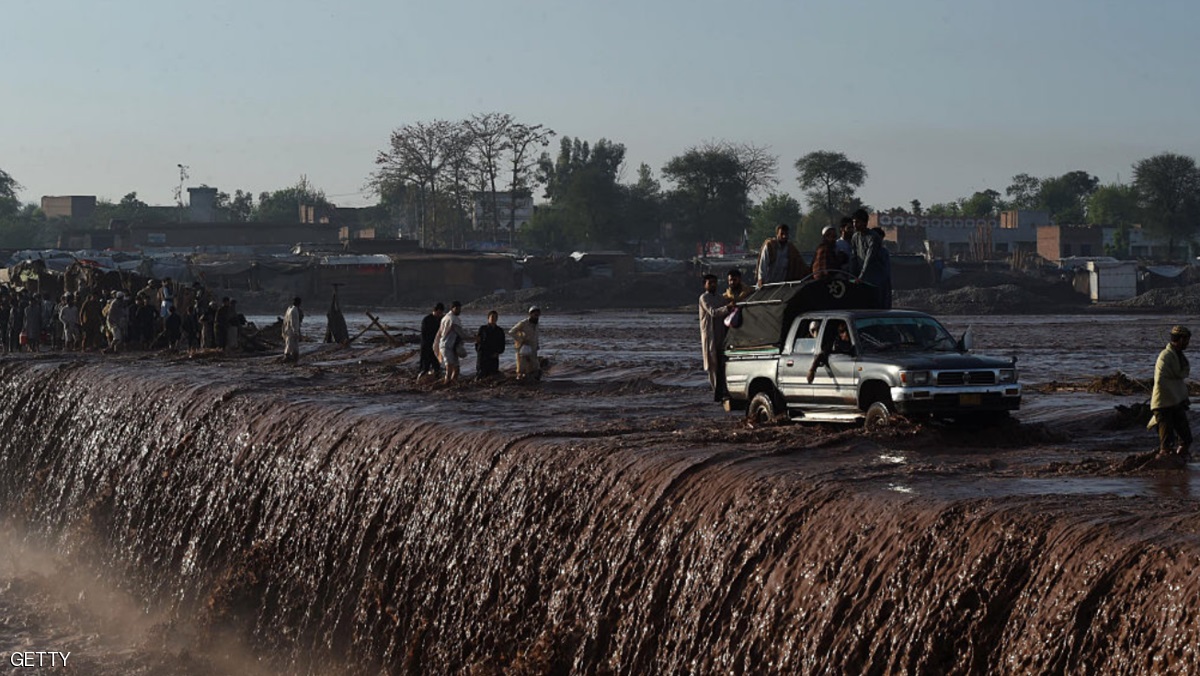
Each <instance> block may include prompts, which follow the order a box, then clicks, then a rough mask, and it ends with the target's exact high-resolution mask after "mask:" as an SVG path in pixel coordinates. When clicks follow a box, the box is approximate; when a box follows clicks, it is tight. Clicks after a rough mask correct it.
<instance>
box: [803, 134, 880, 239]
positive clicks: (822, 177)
mask: <svg viewBox="0 0 1200 676" xmlns="http://www.w3.org/2000/svg"><path fill="white" fill-rule="evenodd" d="M796 171H797V172H799V176H798V177H797V180H798V181H799V183H800V187H801V188H803V189H804V191H805V193H804V194H805V196H806V197H807V198H808V203H809V205H810V206H811V207H812V208H813V210H814V211H815V210H817V209H820V210H822V211H824V213H825V218H826V223H827V224H828V225H834V224H835V223H836V221H837V220H838V219H839V218H841V213H840V212H839V211H838V206H839V205H841V204H843V203H845V202H846V201H847V200H849V199H850V198H851V197H853V196H854V192H855V191H856V190H858V188H860V187H861V186H862V184H863V183H864V182H866V180H867V168H866V166H865V165H864V164H863V163H862V162H855V161H853V160H850V159H849V158H847V157H846V155H845V154H844V153H838V152H832V151H828V150H818V151H816V152H811V153H809V154H807V155H805V156H804V157H801V158H800V159H798V160H796Z"/></svg>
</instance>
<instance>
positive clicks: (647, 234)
mask: <svg viewBox="0 0 1200 676" xmlns="http://www.w3.org/2000/svg"><path fill="white" fill-rule="evenodd" d="M624 189H625V219H624V220H625V227H626V237H627V238H628V239H630V240H634V241H638V242H643V241H647V240H654V239H657V238H658V237H659V234H660V233H659V229H660V227H661V225H662V222H663V209H664V207H663V195H662V185H661V184H660V183H659V182H658V181H657V180H656V179H655V178H654V174H653V172H652V171H651V169H650V165H648V164H646V163H644V162H643V163H642V164H641V165H640V166H638V180H637V182H636V183H634V184H633V185H630V186H625V188H624Z"/></svg>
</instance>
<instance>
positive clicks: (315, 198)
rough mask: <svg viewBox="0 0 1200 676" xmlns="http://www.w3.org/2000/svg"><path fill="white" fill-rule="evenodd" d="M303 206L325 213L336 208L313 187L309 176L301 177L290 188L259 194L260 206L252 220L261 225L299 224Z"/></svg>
mask: <svg viewBox="0 0 1200 676" xmlns="http://www.w3.org/2000/svg"><path fill="white" fill-rule="evenodd" d="M301 206H312V207H316V209H317V210H318V211H325V212H328V211H330V210H332V209H333V208H334V206H333V204H332V203H331V202H330V201H329V200H327V199H325V191H324V190H319V189H317V188H315V187H313V185H312V183H310V182H309V180H308V177H307V176H301V177H300V180H299V181H297V182H296V184H295V185H293V186H291V187H289V188H282V189H280V190H275V191H273V192H265V191H264V192H262V193H259V195H258V206H256V207H254V211H253V213H252V216H251V220H254V221H257V222H260V223H299V222H300V207H301Z"/></svg>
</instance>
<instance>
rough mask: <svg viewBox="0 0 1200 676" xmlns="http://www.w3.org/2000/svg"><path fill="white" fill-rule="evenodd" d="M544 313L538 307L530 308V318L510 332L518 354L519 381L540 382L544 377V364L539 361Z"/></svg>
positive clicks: (518, 323) (519, 323)
mask: <svg viewBox="0 0 1200 676" xmlns="http://www.w3.org/2000/svg"><path fill="white" fill-rule="evenodd" d="M541 316H542V311H541V309H540V308H538V307H537V306H536V305H535V306H533V307H531V308H529V316H528V317H526V318H525V319H522V320H521V321H519V322H517V324H516V325H515V326H513V327H512V328H511V329H509V330H508V335H510V336H512V338H513V344H514V345H515V346H516V348H517V349H516V352H517V380H538V379H540V378H541V377H542V363H541V361H540V360H539V359H538V320H539V319H540V318H541Z"/></svg>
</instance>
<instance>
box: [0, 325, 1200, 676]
mask: <svg viewBox="0 0 1200 676" xmlns="http://www.w3.org/2000/svg"><path fill="white" fill-rule="evenodd" d="M464 318H465V321H464V323H465V324H466V325H467V326H468V327H474V326H475V325H477V324H478V323H481V320H482V317H471V316H469V315H464ZM347 319H348V320H349V323H350V325H351V333H352V334H353V333H354V332H355V331H356V330H357V328H359V327H362V326H364V325H365V324H366V322H367V320H365V319H362V320H360V319H358V318H356V317H354V316H353V315H351V316H349V317H348V318H347ZM384 319H385V321H386V322H387V324H388V325H390V326H391V327H392V328H393V329H396V330H397V332H398V333H411V332H415V330H416V327H417V326H418V325H419V322H420V315H419V314H414V313H393V314H388V315H385V316H384ZM1194 319H1195V318H1179V317H1153V316H1149V317H1148V316H1138V317H1124V316H1106V317H1066V318H1051V317H949V318H945V323H946V324H947V326H948V327H949V328H950V329H951V330H952V331H954V332H955V333H956V334H957V333H961V332H962V331H963V330H965V329H966V328H967V326H971V327H972V328H973V332H974V333H975V335H976V338H977V344H978V346H979V351H981V352H987V353H991V354H1000V355H1008V354H1016V355H1017V356H1018V359H1019V362H1018V364H1019V366H1020V368H1021V379H1022V381H1023V382H1024V383H1025V385H1026V388H1027V389H1026V397H1025V402H1024V404H1025V405H1024V407H1023V409H1022V411H1020V412H1019V413H1018V414H1017V416H1016V420H1015V421H1014V422H1013V423H1012V424H1008V425H1003V426H1000V427H997V428H991V429H983V430H980V429H970V428H961V427H955V426H939V425H929V426H918V425H908V424H900V425H898V426H897V427H896V428H894V429H892V430H889V431H888V432H886V433H882V434H878V435H867V434H865V433H864V432H863V431H862V430H861V429H858V428H855V427H844V426H833V425H786V426H781V427H771V428H762V429H752V428H750V427H748V426H746V425H745V424H744V422H743V421H742V420H741V419H740V417H738V416H737V415H735V414H728V413H725V412H723V411H722V410H720V408H718V407H716V406H714V405H713V404H712V403H711V402H710V401H709V399H710V397H709V396H708V392H707V390H706V381H705V379H704V375H703V373H702V372H700V371H699V358H698V344H699V337H698V331H697V328H696V320H695V317H694V316H692V315H682V314H671V313H645V312H637V311H630V312H598V313H590V314H572V315H556V314H555V313H553V312H552V311H547V312H546V314H545V315H544V317H543V321H542V331H543V337H542V344H543V348H542V355H543V356H545V357H548V358H549V359H550V360H551V368H550V369H549V371H548V372H547V377H546V380H545V381H544V382H543V383H542V384H541V385H539V386H537V387H524V386H521V385H518V384H516V383H513V382H508V381H506V382H499V383H475V382H472V381H469V380H466V381H464V382H462V383H460V384H458V385H455V386H451V387H443V386H440V385H432V384H428V383H417V382H415V380H414V378H413V375H414V374H413V371H414V370H415V365H416V361H417V360H416V355H415V350H414V348H415V346H412V345H409V346H402V347H395V348H392V347H387V346H385V345H382V344H369V345H363V346H362V347H357V348H351V349H342V348H336V347H333V346H327V345H320V344H317V343H311V344H306V345H305V346H304V354H303V356H302V360H301V364H300V365H299V366H296V367H292V366H286V365H283V364H281V363H279V362H278V360H277V358H276V357H275V356H274V355H247V356H240V357H236V358H225V357H220V356H213V355H205V356H201V357H197V358H194V359H187V358H185V357H181V356H165V355H146V354H129V355H122V356H119V357H116V358H113V357H101V356H98V355H87V356H84V357H82V358H80V357H66V356H60V355H39V356H37V357H32V358H29V357H24V358H8V359H6V360H4V361H3V362H0V372H2V373H3V375H4V380H5V382H6V383H8V387H6V388H5V389H4V390H3V391H0V411H2V413H0V415H2V418H0V435H2V436H3V438H4V439H5V445H4V447H3V452H2V454H0V516H3V518H4V521H5V524H6V525H5V529H4V530H3V531H2V532H0V536H3V538H4V542H5V543H6V547H5V549H4V550H3V554H2V555H0V556H3V560H0V656H2V657H3V658H4V659H5V660H8V659H9V654H10V653H11V652H12V651H23V650H32V651H36V650H44V651H71V653H72V656H71V658H70V659H71V660H73V661H74V660H77V661H75V662H73V666H76V667H77V669H79V671H77V673H100V674H107V673H114V674H115V673H167V674H172V673H174V674H192V673H246V672H248V671H249V672H250V673H264V674H266V673H297V672H300V673H356V672H362V673H375V672H377V671H380V670H383V671H388V672H395V673H418V672H422V673H423V672H433V673H448V672H462V671H473V672H476V673H510V672H511V673H554V672H563V671H567V672H581V673H601V672H604V673H607V672H615V673H632V672H637V673H643V672H662V673H712V672H718V671H721V672H735V673H742V672H775V673H812V672H848V671H854V672H863V671H865V672H878V673H883V672H896V671H900V672H922V673H924V672H947V671H948V672H979V671H1001V672H1030V671H1037V672H1044V671H1054V672H1061V671H1073V672H1075V671H1097V670H1104V671H1119V672H1141V671H1166V670H1180V671H1195V670H1197V669H1198V668H1200V658H1198V657H1197V655H1196V653H1195V649H1194V647H1193V646H1195V645H1197V639H1198V638H1200V619H1198V618H1200V613H1197V610H1198V608H1197V603H1198V602H1197V599H1198V598H1200V594H1198V592H1200V582H1198V581H1197V578H1196V576H1195V575H1194V572H1193V571H1194V569H1195V566H1196V564H1197V563H1198V562H1200V561H1198V559H1200V541H1198V540H1197V535H1196V534H1197V529H1198V528H1200V516H1197V515H1198V514H1200V512H1198V511H1197V509H1196V508H1197V506H1198V505H1197V502H1196V501H1197V497H1198V496H1200V484H1198V483H1197V481H1198V480H1200V479H1198V477H1200V472H1197V467H1196V466H1194V465H1193V466H1189V467H1185V468H1181V469H1161V468H1160V469H1155V468H1153V467H1152V466H1147V465H1146V463H1145V462H1144V460H1143V459H1142V458H1141V456H1142V455H1143V454H1145V453H1146V452H1148V451H1150V450H1151V449H1153V448H1154V446H1155V442H1156V439H1154V438H1153V437H1152V436H1151V434H1150V432H1148V431H1147V430H1145V429H1144V426H1143V425H1141V424H1138V423H1137V422H1136V421H1132V420H1131V419H1127V418H1123V417H1122V416H1120V415H1119V414H1118V413H1117V412H1116V411H1115V410H1114V406H1117V405H1131V404H1136V403H1139V402H1141V401H1144V400H1145V399H1147V398H1148V394H1147V395H1125V396H1114V395H1107V394H1103V393H1086V392H1077V391H1064V390H1063V389H1062V388H1056V387H1047V388H1045V390H1046V391H1045V392H1044V393H1043V392H1038V391H1034V388H1032V387H1030V386H1031V385H1035V384H1037V385H1040V384H1045V383H1051V382H1055V383H1059V384H1062V383H1083V382H1085V381H1087V380H1088V379H1090V378H1092V377H1095V376H1102V375H1110V374H1113V373H1115V372H1122V373H1126V374H1128V375H1130V376H1132V377H1134V378H1146V377H1148V376H1149V375H1150V374H1151V371H1152V368H1153V363H1154V359H1155V356H1156V355H1157V352H1158V350H1160V349H1161V347H1162V344H1163V343H1164V341H1165V335H1166V330H1167V329H1168V328H1169V327H1170V326H1171V325H1172V324H1175V323H1187V322H1188V321H1189V320H1190V321H1191V322H1192V323H1193V324H1194V323H1195V321H1194ZM319 320H320V318H315V317H314V318H311V319H310V320H309V323H308V325H307V327H306V331H307V332H308V333H309V334H310V335H318V334H319V333H320V332H321V331H322V330H323V329H322V325H321V322H320V321H319ZM510 320H511V318H502V321H501V324H502V325H504V326H508V325H510V324H511V323H512V322H511V321H510ZM510 349H511V348H510ZM468 361H470V360H468ZM502 363H503V364H504V365H505V366H506V367H509V368H511V355H505V358H504V360H503V361H502ZM464 372H465V375H466V376H467V377H468V378H469V377H470V376H471V374H472V372H473V368H472V366H471V365H470V364H468V365H467V367H466V368H465V369H464ZM1039 389H1040V388H1039ZM251 670H252V671H251Z"/></svg>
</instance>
